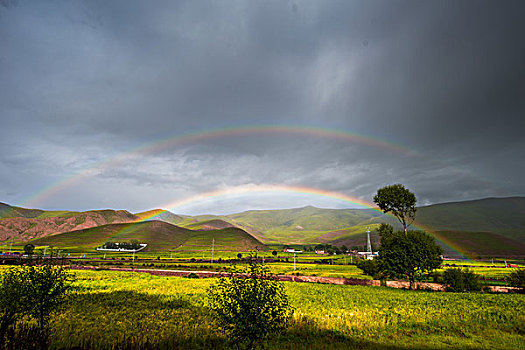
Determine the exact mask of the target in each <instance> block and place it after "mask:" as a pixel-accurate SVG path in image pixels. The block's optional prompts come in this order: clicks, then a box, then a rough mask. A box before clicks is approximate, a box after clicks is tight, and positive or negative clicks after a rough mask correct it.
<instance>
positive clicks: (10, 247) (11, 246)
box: [9, 237, 15, 255]
mask: <svg viewBox="0 0 525 350" xmlns="http://www.w3.org/2000/svg"><path fill="white" fill-rule="evenodd" d="M13 239H15V237H11V245H10V246H9V255H11V249H12V248H13Z"/></svg>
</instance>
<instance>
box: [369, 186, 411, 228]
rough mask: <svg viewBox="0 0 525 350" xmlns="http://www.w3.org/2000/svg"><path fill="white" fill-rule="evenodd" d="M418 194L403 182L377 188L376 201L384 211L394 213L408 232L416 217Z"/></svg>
mask: <svg viewBox="0 0 525 350" xmlns="http://www.w3.org/2000/svg"><path fill="white" fill-rule="evenodd" d="M416 201H417V200H416V196H415V195H414V194H413V193H412V192H410V190H408V189H406V188H405V186H403V185H401V184H396V185H391V186H385V187H383V188H380V189H379V190H377V194H376V195H375V196H374V203H376V204H377V206H378V207H379V208H380V209H381V210H382V211H383V213H392V215H394V216H395V217H396V218H397V219H398V220H399V222H400V223H401V225H403V230H404V231H405V233H406V232H407V227H408V226H410V224H412V222H413V221H414V219H415V218H416V210H417V208H416Z"/></svg>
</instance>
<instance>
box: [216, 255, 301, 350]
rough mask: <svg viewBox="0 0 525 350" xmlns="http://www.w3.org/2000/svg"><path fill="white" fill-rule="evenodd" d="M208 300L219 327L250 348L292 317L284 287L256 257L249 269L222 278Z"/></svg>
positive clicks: (236, 271) (284, 325)
mask: <svg viewBox="0 0 525 350" xmlns="http://www.w3.org/2000/svg"><path fill="white" fill-rule="evenodd" d="M208 301H209V306H210V308H211V310H212V312H213V316H214V318H215V320H216V321H217V323H218V325H219V327H220V328H221V329H222V330H224V331H225V332H226V333H227V334H229V335H231V336H232V339H233V340H235V341H237V342H239V343H245V344H247V349H253V347H254V345H255V343H256V342H257V341H259V340H261V339H263V338H265V337H267V336H268V335H269V334H271V333H275V332H279V331H281V330H283V329H285V328H286V327H287V325H288V321H289V320H290V317H291V316H292V314H293V309H292V308H291V306H290V304H289V301H288V296H287V295H286V292H285V290H284V287H283V285H282V284H280V283H279V282H278V281H276V280H275V279H274V278H273V276H272V275H270V274H269V273H268V272H267V270H266V269H265V268H264V267H263V266H262V265H261V264H259V263H257V261H256V259H255V258H254V257H251V260H250V263H249V265H248V268H247V270H235V271H233V272H232V273H231V274H230V276H229V277H221V278H219V280H218V282H217V283H216V284H214V285H212V286H211V287H210V288H209V289H208Z"/></svg>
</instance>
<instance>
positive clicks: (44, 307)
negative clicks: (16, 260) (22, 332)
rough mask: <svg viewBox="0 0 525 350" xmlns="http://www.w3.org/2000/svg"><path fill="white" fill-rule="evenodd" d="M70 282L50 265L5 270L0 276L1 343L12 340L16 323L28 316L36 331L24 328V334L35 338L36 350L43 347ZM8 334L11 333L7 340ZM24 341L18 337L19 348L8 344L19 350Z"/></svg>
mask: <svg viewBox="0 0 525 350" xmlns="http://www.w3.org/2000/svg"><path fill="white" fill-rule="evenodd" d="M71 279H72V277H71V275H70V274H69V272H67V271H66V270H64V269H63V268H61V267H54V266H50V265H44V266H21V267H16V268H11V269H9V270H7V271H4V272H3V273H2V275H1V276H0V316H1V320H0V342H4V341H11V340H13V339H15V338H16V337H15V338H13V334H14V328H15V326H16V323H17V322H18V321H20V320H21V319H22V318H23V317H25V316H29V317H30V318H33V319H34V320H36V324H37V328H38V331H34V330H33V328H31V327H30V328H27V329H26V330H28V332H29V333H27V334H31V336H30V337H31V338H35V337H36V339H37V343H38V344H39V348H46V347H47V339H48V323H49V319H50V317H51V315H52V314H53V312H55V311H56V310H57V309H58V307H59V306H60V305H61V304H62V303H63V302H64V301H65V300H66V297H67V295H68V293H69V291H70V290H71V285H70V281H71ZM24 329H25V328H24ZM9 332H11V333H13V334H11V336H8V337H7V339H6V335H8V334H9ZM35 332H36V333H35ZM28 337H29V335H28ZM22 338H24V337H22ZM16 339H18V338H16ZM23 342H24V340H23V339H21V338H20V339H18V341H17V344H18V345H16V344H14V345H13V344H11V345H13V346H14V348H19V347H20V346H21V345H20V344H22V343H23Z"/></svg>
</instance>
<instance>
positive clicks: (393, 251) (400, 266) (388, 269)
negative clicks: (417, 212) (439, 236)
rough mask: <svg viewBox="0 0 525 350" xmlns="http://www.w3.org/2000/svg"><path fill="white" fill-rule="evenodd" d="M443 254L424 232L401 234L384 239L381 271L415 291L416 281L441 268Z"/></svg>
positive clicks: (390, 235) (380, 258)
mask: <svg viewBox="0 0 525 350" xmlns="http://www.w3.org/2000/svg"><path fill="white" fill-rule="evenodd" d="M442 252H443V250H442V249H441V247H440V246H438V245H437V244H436V242H435V240H434V237H432V236H430V235H429V234H427V233H425V232H422V231H408V232H403V231H398V232H392V233H389V232H388V231H385V233H384V234H383V235H382V236H381V246H380V248H379V257H378V258H377V259H378V264H379V271H380V272H382V273H384V274H385V275H387V276H390V277H404V278H407V279H408V280H409V282H410V289H412V288H413V285H414V282H415V277H416V276H417V275H421V274H423V273H430V272H432V270H434V269H437V268H438V267H439V266H440V265H441V261H442V259H441V254H442Z"/></svg>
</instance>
